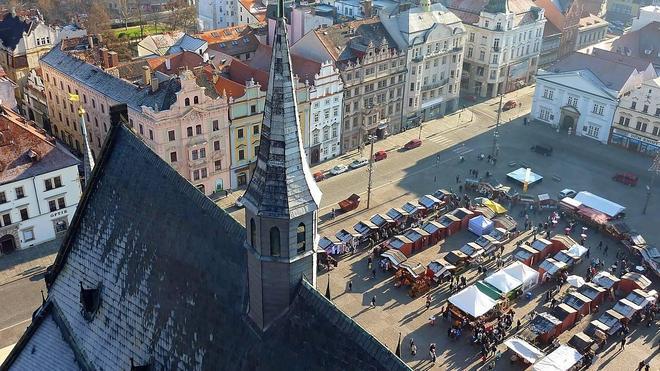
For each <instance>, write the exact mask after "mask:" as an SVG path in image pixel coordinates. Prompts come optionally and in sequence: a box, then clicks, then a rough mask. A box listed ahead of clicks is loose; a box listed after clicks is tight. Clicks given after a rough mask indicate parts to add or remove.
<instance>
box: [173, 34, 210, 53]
mask: <svg viewBox="0 0 660 371" xmlns="http://www.w3.org/2000/svg"><path fill="white" fill-rule="evenodd" d="M205 45H207V43H206V41H205V40H202V39H199V38H197V37H194V36H190V35H188V34H184V35H183V36H181V38H179V39H178V40H177V41H176V42H175V43H174V45H172V46H171V47H170V48H169V49H168V50H167V54H175V53H181V52H182V51H192V52H195V51H197V50H198V49H200V48H202V49H203V48H204V46H205Z"/></svg>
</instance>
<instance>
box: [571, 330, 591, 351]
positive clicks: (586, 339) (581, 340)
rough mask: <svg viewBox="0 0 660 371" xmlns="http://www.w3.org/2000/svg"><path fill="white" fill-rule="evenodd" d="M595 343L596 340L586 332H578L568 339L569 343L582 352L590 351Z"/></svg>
mask: <svg viewBox="0 0 660 371" xmlns="http://www.w3.org/2000/svg"><path fill="white" fill-rule="evenodd" d="M595 343H596V341H595V340H594V339H592V338H591V336H589V335H587V334H585V333H584V332H578V333H577V334H575V335H573V337H571V339H570V340H569V341H568V345H570V346H571V347H573V348H575V349H576V350H577V351H578V352H580V353H581V354H585V353H586V352H588V351H590V350H591V348H592V347H593V345H594V344H595Z"/></svg>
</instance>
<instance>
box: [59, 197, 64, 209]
mask: <svg viewBox="0 0 660 371" xmlns="http://www.w3.org/2000/svg"><path fill="white" fill-rule="evenodd" d="M57 207H58V208H59V209H64V208H65V207H66V203H65V202H64V197H60V198H58V199H57Z"/></svg>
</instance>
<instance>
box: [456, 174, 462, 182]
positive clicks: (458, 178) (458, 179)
mask: <svg viewBox="0 0 660 371" xmlns="http://www.w3.org/2000/svg"><path fill="white" fill-rule="evenodd" d="M460 181H461V178H460V177H459V176H458V175H456V183H459V182H460Z"/></svg>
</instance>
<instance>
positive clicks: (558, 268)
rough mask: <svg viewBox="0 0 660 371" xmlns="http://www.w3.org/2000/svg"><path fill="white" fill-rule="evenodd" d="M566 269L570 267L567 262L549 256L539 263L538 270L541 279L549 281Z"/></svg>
mask: <svg viewBox="0 0 660 371" xmlns="http://www.w3.org/2000/svg"><path fill="white" fill-rule="evenodd" d="M566 269H568V265H567V264H566V263H564V262H561V261H557V260H555V259H553V258H547V259H545V260H544V261H542V262H541V264H539V268H538V271H539V276H540V278H541V281H542V282H547V281H548V280H549V279H550V278H552V277H557V276H559V275H560V274H561V273H562V272H563V271H565V270H566Z"/></svg>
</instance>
